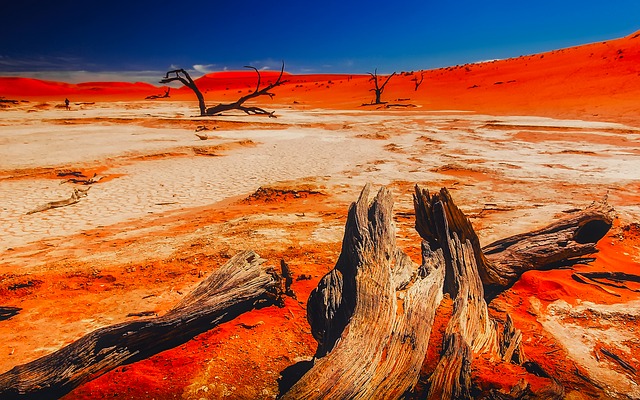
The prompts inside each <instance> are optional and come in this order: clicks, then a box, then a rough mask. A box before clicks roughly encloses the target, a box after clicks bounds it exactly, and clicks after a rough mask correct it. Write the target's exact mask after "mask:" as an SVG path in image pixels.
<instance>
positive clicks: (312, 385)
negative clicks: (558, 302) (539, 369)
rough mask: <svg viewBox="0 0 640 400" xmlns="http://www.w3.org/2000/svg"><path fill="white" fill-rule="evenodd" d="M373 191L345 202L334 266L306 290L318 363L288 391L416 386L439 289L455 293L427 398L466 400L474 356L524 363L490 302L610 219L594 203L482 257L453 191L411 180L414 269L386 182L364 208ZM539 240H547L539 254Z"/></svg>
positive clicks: (577, 248) (323, 393)
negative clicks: (418, 259)
mask: <svg viewBox="0 0 640 400" xmlns="http://www.w3.org/2000/svg"><path fill="white" fill-rule="evenodd" d="M369 190H370V189H369V186H368V185H367V186H366V187H365V189H364V190H363V192H362V193H361V195H360V198H359V199H358V201H357V202H356V203H354V204H352V206H351V208H350V210H349V215H348V219H347V224H346V227H345V236H344V239H343V244H342V252H341V254H340V257H339V258H338V261H337V263H336V266H335V268H334V269H333V270H332V271H331V272H329V273H328V274H327V275H325V276H324V277H323V278H322V279H321V281H320V283H319V284H318V287H317V288H316V289H315V290H314V291H313V292H312V293H311V296H310V298H309V301H308V304H307V311H308V319H309V323H310V324H311V330H312V333H313V335H314V337H315V338H316V340H317V341H318V349H317V351H316V360H315V363H314V366H313V367H312V368H311V369H310V370H309V371H308V372H307V373H306V374H305V375H304V376H303V377H302V378H301V379H300V380H299V381H298V382H297V383H296V384H295V385H294V386H293V387H292V388H291V389H290V390H289V391H288V392H287V393H286V394H285V395H284V398H286V399H294V398H296V399H297V398H303V399H307V398H361V399H365V398H385V399H386V398H398V397H400V396H403V395H404V394H406V393H407V392H408V391H410V390H411V389H412V388H413V386H414V385H415V383H416V380H417V374H418V369H417V368H419V366H417V364H418V362H419V361H420V360H421V359H422V358H423V357H424V355H425V354H426V347H427V345H428V336H429V334H430V331H431V327H432V325H433V317H434V314H435V309H436V308H437V306H438V304H439V302H440V300H441V296H442V291H444V292H446V293H448V294H449V295H450V296H451V298H452V299H453V301H454V303H453V314H452V316H451V317H450V320H449V323H448V325H447V327H446V330H445V334H444V344H443V352H442V356H441V359H440V361H439V363H438V365H437V366H436V368H435V371H434V373H433V374H432V375H431V377H430V379H429V393H428V397H429V398H433V399H436V398H437V399H441V398H445V399H453V398H455V399H459V398H471V365H472V362H473V360H474V357H475V356H476V355H477V354H488V355H489V356H490V358H492V359H493V360H494V361H495V362H496V363H499V362H515V363H523V362H525V360H526V358H525V355H524V353H523V351H522V348H521V342H522V334H521V332H520V331H519V330H518V329H516V327H515V326H514V325H513V321H512V320H511V318H510V316H508V315H507V319H506V322H505V324H504V327H503V328H502V329H501V331H500V332H498V324H497V323H496V322H495V321H493V320H492V319H491V318H490V317H489V313H488V307H487V300H486V299H487V298H491V297H492V295H493V294H495V293H497V292H498V291H500V290H504V289H505V288H507V287H508V286H509V285H511V284H513V282H515V280H517V279H518V278H519V277H520V275H521V274H522V273H523V272H525V271H526V270H528V269H533V268H552V267H553V266H558V265H561V264H563V263H566V262H574V261H575V260H576V259H577V258H579V257H581V256H582V255H584V254H589V253H591V252H593V251H594V250H595V243H596V242H597V241H598V240H599V239H600V238H601V237H602V236H604V234H605V233H606V232H607V230H608V229H609V227H610V223H611V208H610V207H609V206H607V205H606V203H602V204H601V205H600V206H597V207H593V206H592V207H590V208H588V209H587V210H584V211H582V212H579V213H575V214H573V215H570V216H568V217H566V218H563V219H561V220H560V221H557V222H555V223H553V224H552V225H550V226H549V227H547V228H543V229H541V230H538V231H535V232H531V233H528V234H523V235H517V236H514V237H512V238H508V239H505V240H503V241H499V242H496V243H494V244H492V245H490V246H487V247H486V248H485V249H487V250H486V251H487V253H488V254H487V255H485V252H484V251H483V248H482V247H481V246H480V241H479V239H478V236H477V234H476V233H475V231H474V229H473V226H472V225H471V223H470V221H469V220H468V219H467V218H466V216H465V215H464V213H463V212H462V211H461V210H460V209H459V208H458V207H457V206H456V205H455V204H454V202H453V200H452V198H451V196H450V194H449V192H448V191H447V190H446V189H444V188H443V189H442V190H440V192H439V193H436V194H434V195H433V196H431V195H430V194H429V192H428V191H426V190H422V189H420V188H419V187H418V186H416V190H415V195H414V207H415V212H416V230H417V231H418V233H419V234H420V236H421V237H422V238H423V240H424V241H423V243H422V250H423V262H422V266H421V267H420V268H419V269H418V270H417V271H414V269H413V267H412V265H411V262H410V261H409V260H408V258H407V256H406V255H404V253H402V252H401V251H400V250H399V249H397V248H396V245H395V237H394V233H393V228H392V223H391V216H390V215H391V200H390V195H389V193H388V191H387V190H386V189H385V188H382V189H381V190H380V192H379V193H378V195H377V196H376V198H375V199H374V201H373V203H372V204H371V205H370V206H368V202H367V198H368V194H369ZM527 246H528V247H527ZM544 246H549V249H547V251H546V252H545V251H544ZM528 249H530V252H529V251H528ZM503 252H504V254H502V253H503ZM519 263H521V264H519ZM505 271H507V273H504V272H505ZM496 277H499V278H504V279H502V280H501V279H497V278H496ZM487 285H489V286H490V287H489V290H490V292H488V291H487ZM414 374H415V375H414ZM523 384H524V383H523ZM554 385H555V383H554ZM516 389H518V388H516ZM552 389H553V390H550V391H549V393H551V394H550V396H551V397H553V398H558V396H560V395H559V393H562V390H561V389H562V388H561V387H559V389H558V388H557V387H555V386H554V387H553V388H552ZM514 393H519V390H515V391H514ZM522 393H524V392H522ZM545 395H546V394H545ZM518 396H519V395H518ZM523 396H524V395H523Z"/></svg>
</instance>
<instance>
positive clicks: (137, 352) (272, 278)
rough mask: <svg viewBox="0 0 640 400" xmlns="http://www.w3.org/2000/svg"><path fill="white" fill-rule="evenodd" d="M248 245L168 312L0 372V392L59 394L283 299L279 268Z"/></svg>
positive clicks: (96, 333) (100, 332)
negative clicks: (267, 264) (271, 266)
mask: <svg viewBox="0 0 640 400" xmlns="http://www.w3.org/2000/svg"><path fill="white" fill-rule="evenodd" d="M263 262H264V260H262V259H261V258H260V257H259V256H258V255H257V254H255V253H254V252H252V251H245V252H243V253H240V254H238V255H236V256H235V257H233V258H232V259H231V260H229V262H227V263H226V264H225V265H224V266H222V267H220V268H219V269H218V270H216V271H214V272H213V273H212V274H211V275H210V276H209V277H208V278H207V279H206V280H204V281H203V282H202V283H201V284H200V285H198V287H196V289H195V290H194V291H193V292H191V293H189V294H188V295H187V296H185V298H184V299H182V301H181V302H180V303H179V304H178V305H176V306H175V307H174V308H172V309H171V310H170V311H169V312H168V313H167V314H165V315H163V316H161V317H156V318H150V319H145V320H139V321H134V322H124V323H120V324H116V325H111V326H107V327H105V328H100V329H98V330H96V331H93V332H91V333H89V334H87V335H85V336H83V337H82V338H80V339H78V340H77V341H75V342H73V343H71V344H70V345H68V346H65V347H63V348H62V349H60V350H58V351H56V352H54V353H51V354H49V355H47V356H44V357H41V358H39V359H37V360H34V361H32V362H29V363H27V364H23V365H19V366H16V367H14V368H13V369H11V370H10V371H8V372H6V373H4V374H2V375H0V397H2V398H3V399H7V398H58V397H61V396H63V395H65V394H66V393H68V392H70V391H71V390H73V389H74V388H75V387H77V386H79V385H80V384H82V383H85V382H88V381H89V380H91V379H94V378H96V377H98V376H100V375H103V374H105V373H107V372H108V371H110V370H112V369H114V368H116V367H117V366H119V365H123V364H129V363H132V362H135V361H138V360H142V359H144V358H147V357H150V356H152V355H154V354H157V353H159V352H161V351H163V350H166V349H170V348H172V347H175V346H177V345H179V344H181V343H184V342H186V341H188V340H190V339H191V338H193V337H194V336H196V335H198V334H200V333H202V332H205V331H207V330H209V329H211V328H213V327H214V326H216V325H218V324H220V323H222V322H225V321H228V320H231V319H233V318H235V317H236V316H238V315H240V314H242V313H244V312H246V311H249V310H251V309H253V308H254V307H256V306H264V305H271V304H274V303H279V302H280V301H281V298H280V296H281V290H282V282H280V277H279V275H278V274H277V272H275V271H273V270H271V269H268V268H264V267H261V264H262V263H263Z"/></svg>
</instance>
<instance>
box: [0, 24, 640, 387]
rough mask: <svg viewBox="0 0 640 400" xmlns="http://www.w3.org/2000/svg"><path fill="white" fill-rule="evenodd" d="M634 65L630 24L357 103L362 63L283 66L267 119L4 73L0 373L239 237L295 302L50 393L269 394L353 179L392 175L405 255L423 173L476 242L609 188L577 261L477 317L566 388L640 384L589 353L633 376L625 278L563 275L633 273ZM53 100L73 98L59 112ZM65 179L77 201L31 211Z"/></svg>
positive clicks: (184, 289)
mask: <svg viewBox="0 0 640 400" xmlns="http://www.w3.org/2000/svg"><path fill="white" fill-rule="evenodd" d="M638 65H640V37H639V35H638V34H636V35H631V36H629V37H627V38H623V39H619V40H617V41H610V42H606V43H598V44H592V45H586V46H581V47H577V48H571V49H565V50H558V51H555V52H551V53H546V54H541V55H532V56H523V57H520V58H517V59H510V60H502V61H495V62H488V63H482V64H473V65H467V66H458V67H452V68H448V69H442V70H435V71H425V72H424V82H423V84H422V85H421V86H420V87H419V88H418V90H414V82H413V81H412V80H411V79H412V78H414V77H415V76H420V73H421V72H420V71H418V72H406V73H403V74H400V75H399V76H397V77H394V78H393V79H392V80H391V81H390V83H389V88H388V89H387V91H385V93H384V97H385V99H386V100H388V101H389V104H401V105H403V106H402V107H399V106H392V107H385V106H369V105H367V106H363V104H366V103H369V102H370V101H371V94H370V93H369V92H368V89H369V88H370V85H371V84H370V83H369V82H368V78H369V77H368V76H366V75H362V76H348V75H335V76H296V75H287V76H286V78H287V79H288V80H289V82H288V83H287V84H285V85H283V86H281V87H278V88H276V89H274V92H275V93H276V96H275V98H274V99H272V100H270V99H268V98H267V99H258V100H256V103H258V104H260V106H261V107H265V108H268V109H270V110H275V111H276V115H277V118H267V117H264V116H246V115H243V114H234V113H229V114H227V115H223V116H217V117H207V118H205V117H198V116H197V104H196V103H195V102H194V101H193V100H194V99H193V93H192V92H190V91H189V90H188V89H187V90H185V89H173V90H172V94H171V97H170V98H167V99H158V100H153V101H149V100H142V99H143V98H144V96H147V95H150V94H154V93H161V92H162V89H160V88H157V87H153V86H150V85H149V86H147V85H142V84H137V85H126V84H123V85H114V84H102V86H101V87H103V88H105V89H104V93H102V94H101V92H100V91H96V90H93V91H88V92H85V91H84V90H83V88H82V86H81V85H75V86H74V85H67V84H64V85H63V84H54V83H45V84H44V85H45V86H46V87H47V89H43V87H42V85H43V84H42V83H41V82H36V81H34V80H22V81H21V84H20V85H17V84H16V81H15V80H14V81H13V83H8V82H9V80H8V79H6V78H5V79H0V89H2V90H0V95H3V96H5V97H6V98H10V99H18V100H22V99H25V101H18V102H16V103H3V104H5V105H6V106H5V107H4V108H3V109H0V115H2V119H1V120H0V199H1V208H0V222H1V224H0V232H1V233H0V306H5V307H17V308H19V309H20V310H19V312H18V313H17V314H16V315H14V316H12V317H9V318H7V319H4V320H2V321H0V335H1V337H3V338H4V340H3V343H2V346H0V373H2V372H5V371H8V370H9V369H11V368H12V367H14V366H15V365H19V364H22V363H25V362H28V361H31V360H33V359H36V358H38V357H40V356H43V355H45V354H48V353H50V352H52V351H54V350H56V349H59V348H60V347H62V346H64V345H66V344H68V343H70V342H72V341H74V340H76V339H78V338H79V337H81V336H83V335H84V334H86V333H88V332H90V331H92V330H94V329H96V328H99V327H102V326H106V325H110V324H114V323H117V322H121V321H125V320H133V319H137V318H140V317H136V316H128V315H129V314H131V313H136V312H152V313H156V314H162V313H163V312H165V311H166V310H168V309H169V308H171V306H173V305H174V304H176V303H177V302H178V301H179V300H180V298H181V297H182V296H184V294H185V293H188V292H189V291H190V290H191V289H192V288H193V287H195V285H197V283H199V282H200V281H202V279H203V277H204V276H206V275H207V274H208V273H209V272H211V271H212V270H214V269H216V268H217V267H218V266H220V265H222V264H223V263H224V262H225V261H226V260H228V259H229V258H230V257H231V256H233V255H234V254H236V253H238V252H239V251H241V250H244V249H253V250H255V251H256V252H258V253H259V254H260V256H262V257H263V258H265V259H266V260H267V261H268V263H270V264H273V265H277V264H278V263H279V261H280V260H281V259H283V260H286V262H287V263H288V264H289V265H290V267H291V269H292V272H293V275H294V277H297V278H299V279H295V280H294V283H293V290H294V291H295V293H296V296H297V299H292V298H288V299H287V301H286V304H285V306H284V307H283V308H277V307H266V308H262V309H259V310H253V311H251V312H248V313H245V314H243V315H241V316H240V317H238V318H236V319H234V320H232V321H230V322H227V323H224V324H222V325H220V326H218V327H216V328H214V329H212V330H210V331H208V332H206V333H204V334H201V335H199V336H198V337H196V338H194V339H193V340H191V341H189V342H187V343H186V344H184V345H181V346H179V347H176V348H174V349H171V350H168V351H165V352H162V353H160V354H158V355H156V356H153V357H151V358H149V359H146V360H143V361H140V362H136V363H134V364H131V365H127V366H124V367H119V368H117V369H116V370H114V371H112V372H109V373H107V374H106V375H103V376H101V377H99V378H97V379H95V380H93V381H91V382H89V383H87V384H85V385H82V386H80V387H79V388H77V389H76V390H74V391H72V392H71V393H69V394H68V395H67V396H66V397H65V398H67V399H84V398H105V397H114V396H116V395H117V397H119V398H149V399H151V398H156V399H158V398H188V399H191V398H193V399H199V398H221V397H228V398H275V397H276V396H277V395H278V394H279V390H280V389H279V386H278V385H279V381H278V379H279V376H280V374H281V372H282V371H283V370H284V369H285V368H287V367H289V366H291V365H293V364H295V363H296V362H299V361H301V360H308V359H310V358H311V357H312V356H313V354H314V351H315V341H314V340H313V338H312V336H311V334H310V330H309V326H308V324H307V322H306V318H305V313H306V309H305V306H306V299H307V297H308V296H309V293H310V291H311V290H312V289H313V288H314V287H315V286H316V285H317V283H318V280H319V279H320V278H321V277H322V276H323V275H324V274H325V273H326V272H327V271H329V270H330V269H331V268H332V267H333V266H334V264H335V262H336V259H337V257H338V255H339V254H340V242H341V239H342V235H343V230H344V223H345V219H346V214H347V208H348V206H349V204H350V203H351V202H352V201H354V200H355V199H356V198H357V196H358V194H359V192H360V190H361V189H362V187H363V186H364V185H365V184H366V183H372V184H373V185H374V187H376V188H377V187H380V186H381V185H386V186H387V187H389V188H390V189H391V191H392V193H393V196H394V199H395V208H394V210H395V215H396V217H395V222H396V224H397V227H398V235H399V238H398V240H399V243H400V246H401V247H403V250H404V251H405V252H407V253H408V254H409V255H410V256H411V257H412V259H413V261H414V262H416V263H418V262H419V261H420V259H419V257H420V249H419V246H418V245H417V244H418V243H419V241H418V239H417V234H416V233H415V230H414V229H413V222H414V221H413V216H412V215H413V204H412V198H411V193H412V190H413V185H414V184H416V183H419V184H420V185H422V186H424V187H427V188H429V189H430V190H438V189H439V188H441V187H446V188H448V189H449V190H450V192H451V193H452V195H453V196H454V198H455V200H456V202H457V204H458V205H459V206H460V208H461V209H462V210H463V211H464V212H465V214H466V215H467V216H469V218H470V219H471V222H472V224H473V226H474V228H475V229H476V231H477V232H478V234H479V236H480V240H481V242H482V243H483V244H486V243H490V242H492V241H494V240H497V239H500V238H503V237H506V236H509V235H513V234H517V233H522V232H526V231H530V230H533V229H536V228H539V227H542V226H544V225H547V224H548V223H550V222H551V221H553V220H554V219H555V218H558V217H559V216H561V215H563V214H565V213H567V212H569V211H570V210H574V209H576V208H584V207H586V206H588V205H589V204H590V203H591V202H592V201H596V200H601V199H602V198H604V197H607V198H608V202H609V203H610V204H611V205H612V206H613V207H614V208H615V211H616V215H617V218H616V220H615V223H614V226H613V228H612V229H611V231H610V232H609V233H608V235H607V236H606V237H605V238H604V239H602V240H601V242H600V243H599V245H598V248H599V250H600V252H599V253H597V254H596V255H594V257H595V261H594V262H593V263H591V264H589V265H576V266H574V267H573V270H567V269H560V270H552V271H530V272H527V273H525V274H524V275H523V277H522V278H521V279H520V281H519V282H518V283H516V285H514V286H513V287H512V288H511V289H508V290H507V291H505V292H504V293H503V294H501V295H500V296H499V297H498V298H496V299H495V300H493V302H492V303H491V306H490V312H491V313H492V316H494V317H496V318H497V319H500V318H502V317H503V316H504V313H505V312H509V313H510V314H511V315H512V316H513V317H514V322H515V324H516V326H517V327H518V328H519V329H521V330H522V331H523V337H524V338H525V339H524V348H525V352H526V354H527V356H528V357H529V358H531V359H534V360H535V361H536V362H537V363H538V364H539V365H541V366H542V367H543V368H544V369H545V371H547V372H548V373H550V375H551V376H552V377H553V379H555V380H557V381H558V382H560V384H561V385H562V386H563V387H564V391H565V394H566V396H567V398H574V399H581V398H585V399H586V398H593V397H594V396H595V397H608V396H611V397H621V398H625V396H626V397H629V398H640V390H639V389H638V386H637V384H638V376H637V374H635V375H634V374H632V373H630V372H629V371H628V370H624V369H623V368H620V366H619V365H617V364H615V363H613V362H612V361H611V360H610V359H607V358H606V357H601V356H599V354H600V353H599V352H598V351H599V349H601V348H606V349H611V350H612V351H614V350H615V352H616V353H617V354H620V355H621V356H622V357H623V358H624V359H625V360H627V361H628V362H629V364H631V365H632V367H634V368H635V370H636V371H637V370H638V368H640V361H639V360H638V358H637V354H638V350H639V348H638V343H637V337H638V334H637V332H638V329H640V326H638V314H640V305H639V303H638V302H639V301H640V298H639V297H638V293H637V291H638V287H637V285H636V286H632V285H633V283H630V284H629V286H630V289H624V288H617V289H612V290H611V292H613V293H610V292H607V291H602V290H599V289H598V288H597V287H595V286H593V285H587V284H584V283H581V282H577V281H576V280H574V279H572V278H571V274H572V272H575V271H578V272H579V271H621V272H627V273H632V274H638V273H639V267H640V225H639V222H640V179H639V178H640V175H638V171H640V118H639V117H638V116H639V115H640V107H639V106H638V103H637V99H638V97H639V95H640V77H639V76H638V73H639V72H638V67H637V66H638ZM269 76H270V77H271V79H275V77H277V73H276V74H272V75H269V74H266V75H265V77H266V78H269ZM205 78H206V79H205ZM205 78H202V81H201V83H202V87H201V89H202V90H203V92H204V93H205V97H206V98H207V102H208V103H211V104H215V103H216V102H218V101H229V100H231V99H234V98H237V96H238V95H239V92H246V91H248V90H252V85H253V84H254V83H253V79H255V76H253V75H251V73H249V74H245V73H236V74H234V75H229V74H226V75H225V74H221V75H220V76H218V77H217V78H216V77H215V76H209V77H205ZM214 78H216V79H217V80H216V79H214ZM207 79H208V81H207ZM207 82H208V83H207ZM498 82H500V83H498ZM85 86H91V85H85ZM21 87H22V88H24V87H28V88H31V89H29V90H22V91H20V88H21ZM93 87H95V85H94V86H93ZM12 90H13V91H12ZM60 96H62V97H60ZM65 96H69V97H70V98H72V104H71V110H65V109H64V106H62V107H61V104H62V101H61V100H64V97H65ZM205 128H206V129H205ZM196 132H197V133H198V134H199V135H204V136H205V137H206V140H201V139H200V138H198V137H197V136H196V135H195V133H196ZM72 173H75V175H73V174H72ZM71 178H79V179H85V180H86V179H90V178H93V180H94V182H95V183H92V184H90V185H83V184H81V183H72V182H70V181H69V179H71ZM74 189H82V190H87V191H86V196H84V197H82V198H80V199H79V201H78V202H77V203H75V204H72V205H69V206H64V207H59V208H54V209H50V210H46V211H42V212H35V213H29V212H30V211H33V210H35V209H37V208H38V207H39V206H41V205H43V204H45V203H47V202H52V201H57V200H61V199H65V198H68V197H69V196H70V195H71V193H72V192H73V190H74ZM634 290H635V291H634ZM446 312H447V311H446V307H445V309H443V310H442V311H441V313H446ZM437 349H438V345H436V346H435V347H434V349H433V350H430V356H431V358H434V357H436V356H435V354H436V352H437ZM436 359H437V358H436ZM429 363H433V360H432V359H431V360H426V361H425V369H426V370H428V369H429ZM567 366H569V367H567ZM485 367H486V368H485ZM485 367H483V366H482V363H481V365H480V367H477V368H476V367H474V370H473V376H474V379H475V380H476V381H477V384H478V385H480V386H481V388H483V389H487V388H499V389H504V390H506V391H507V392H508V389H509V388H510V387H512V386H514V385H515V383H516V382H517V381H518V380H519V379H521V378H524V379H526V380H527V381H529V382H530V383H531V384H532V386H533V387H542V386H544V385H546V384H548V383H549V381H550V378H544V377H539V376H535V375H534V374H532V373H530V372H528V371H526V370H525V369H524V368H522V367H519V366H512V367H511V369H510V370H507V371H505V370H494V369H492V367H491V364H490V363H489V362H488V361H487V364H486V366H485ZM431 368H432V367H431ZM576 370H579V371H580V374H582V375H585V374H586V376H587V379H584V376H582V375H580V374H576V373H575V371H576Z"/></svg>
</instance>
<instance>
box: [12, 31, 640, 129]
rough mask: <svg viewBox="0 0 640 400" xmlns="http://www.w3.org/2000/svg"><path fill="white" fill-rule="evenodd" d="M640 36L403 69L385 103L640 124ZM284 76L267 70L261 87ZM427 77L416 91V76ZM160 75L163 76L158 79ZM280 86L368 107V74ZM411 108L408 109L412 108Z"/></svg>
mask: <svg viewBox="0 0 640 400" xmlns="http://www.w3.org/2000/svg"><path fill="white" fill-rule="evenodd" d="M639 66H640V32H638V33H635V34H632V35H629V36H627V37H624V38H621V39H615V40H610V41H606V42H598V43H592V44H587V45H583V46H577V47H571V48H566V49H561V50H555V51H551V52H547V53H543V54H535V55H528V56H521V57H517V58H510V59H506V60H500V61H491V62H482V63H475V64H466V65H459V66H452V67H448V68H441V69H435V70H428V71H416V72H402V73H399V75H398V76H395V77H393V79H391V80H390V82H389V84H388V86H387V89H386V91H385V92H384V94H383V97H382V99H383V100H384V101H387V102H389V103H401V104H409V103H410V104H413V105H416V106H419V107H420V108H418V109H422V110H425V109H426V110H444V109H455V110H468V111H476V112H481V113H490V114H533V115H543V116H553V117H567V118H586V119H600V120H617V121H620V122H627V123H634V122H635V121H636V120H637V118H638V117H637V115H638V111H639V108H640V107H639V106H638V102H637V99H638V98H639V97H640V67H639ZM278 74H279V71H262V72H261V77H262V83H263V86H264V85H265V84H268V83H269V82H272V81H273V80H275V79H276V78H277V76H278ZM421 74H424V81H423V83H422V84H421V85H420V87H419V88H418V90H417V91H416V90H415V83H414V79H415V78H416V77H420V75H421ZM160 78H161V77H159V79H160ZM284 79H286V80H287V83H285V84H284V85H282V86H280V87H278V88H276V89H274V90H273V92H274V93H275V94H276V96H275V98H274V100H269V99H265V98H263V99H261V100H257V101H260V102H264V103H269V102H275V103H280V104H282V103H284V104H299V105H301V106H305V107H311V108H315V107H319V108H347V109H352V108H359V107H361V106H362V104H363V103H370V102H371V101H372V99H373V94H372V92H371V91H370V89H371V87H372V86H371V83H370V82H369V76H368V75H366V74H363V75H346V74H342V75H340V74H335V75H323V74H320V75H293V74H288V73H285V76H284ZM196 82H197V84H198V86H199V88H200V89H201V91H202V92H203V93H205V97H206V100H207V103H208V104H211V105H214V104H216V102H226V101H232V100H235V99H237V98H238V97H239V96H240V95H241V94H243V93H244V94H246V93H248V92H249V91H252V90H254V89H255V85H256V83H257V76H256V74H255V72H254V71H251V70H247V71H234V72H216V73H211V74H207V75H205V76H203V77H201V78H198V79H196ZM163 92H164V90H163V89H162V88H160V87H156V86H153V85H150V84H146V83H121V82H102V83H95V82H94V83H81V84H75V85H74V84H66V83H60V82H50V81H41V80H36V79H28V78H1V77H0V96H4V97H6V98H11V99H17V100H20V99H23V98H27V99H29V98H40V99H42V100H43V99H45V98H48V99H52V100H58V99H60V97H63V96H64V97H70V98H72V101H100V100H143V99H144V98H145V97H146V96H149V95H153V94H162V93H163ZM168 100H169V101H170V100H195V96H194V95H193V93H192V92H191V90H190V89H188V88H185V87H182V88H179V89H176V90H173V91H172V92H171V97H170V98H169V99H168ZM407 109H409V108H407Z"/></svg>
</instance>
